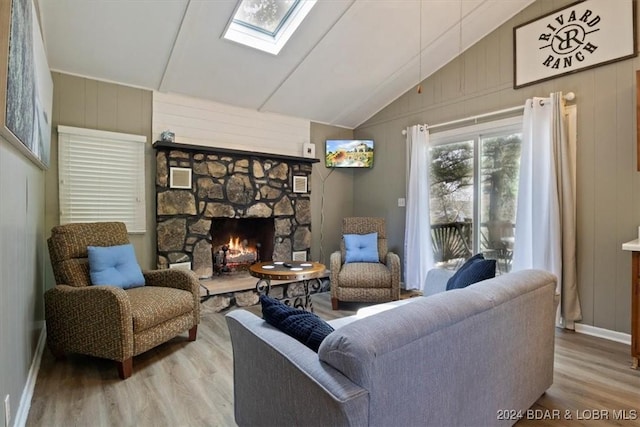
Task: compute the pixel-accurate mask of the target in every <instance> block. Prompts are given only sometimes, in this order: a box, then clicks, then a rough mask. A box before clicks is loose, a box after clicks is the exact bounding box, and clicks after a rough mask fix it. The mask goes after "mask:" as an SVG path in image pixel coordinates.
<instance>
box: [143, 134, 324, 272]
mask: <svg viewBox="0 0 640 427" xmlns="http://www.w3.org/2000/svg"><path fill="white" fill-rule="evenodd" d="M154 148H155V149H156V213H157V215H156V220H157V257H158V258H157V264H158V268H167V267H169V265H170V264H176V263H185V262H189V263H191V269H192V270H193V271H194V272H195V273H196V274H197V276H198V277H200V278H210V277H212V276H213V257H212V239H211V229H212V227H211V226H212V222H213V221H215V220H216V218H273V220H274V233H273V234H274V237H273V239H274V241H273V260H275V261H286V260H290V259H292V254H293V251H304V252H306V255H307V259H308V258H309V254H310V247H311V209H310V205H311V201H310V197H311V191H310V190H311V189H310V188H308V189H307V192H304V193H298V192H293V185H292V181H293V177H294V176H296V177H297V176H302V177H306V178H307V183H310V181H311V180H310V179H309V176H310V175H311V167H312V163H314V162H316V161H317V160H316V159H306V158H299V157H293V156H281V155H268V154H260V153H249V152H243V151H235V150H226V149H215V148H210V147H198V146H193V145H186V144H176V143H167V142H156V143H155V144H154ZM172 167H178V168H189V169H191V178H192V179H191V180H192V185H191V188H190V189H189V188H187V189H182V188H170V182H169V180H170V168H172Z"/></svg>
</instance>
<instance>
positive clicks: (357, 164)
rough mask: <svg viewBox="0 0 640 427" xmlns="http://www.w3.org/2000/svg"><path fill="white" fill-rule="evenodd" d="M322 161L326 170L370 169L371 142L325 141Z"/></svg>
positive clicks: (349, 140)
mask: <svg viewBox="0 0 640 427" xmlns="http://www.w3.org/2000/svg"><path fill="white" fill-rule="evenodd" d="M324 160H325V163H324V164H325V166H326V167H328V168H372V167H373V140H371V139H327V142H326V144H325V156H324Z"/></svg>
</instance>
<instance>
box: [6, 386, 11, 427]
mask: <svg viewBox="0 0 640 427" xmlns="http://www.w3.org/2000/svg"><path fill="white" fill-rule="evenodd" d="M10 423H11V396H10V395H8V394H7V395H6V396H5V397H4V427H9V425H10Z"/></svg>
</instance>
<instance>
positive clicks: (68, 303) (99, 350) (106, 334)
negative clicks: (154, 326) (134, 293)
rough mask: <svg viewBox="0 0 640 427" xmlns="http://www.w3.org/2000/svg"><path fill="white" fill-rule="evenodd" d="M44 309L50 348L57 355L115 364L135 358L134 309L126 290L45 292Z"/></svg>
mask: <svg viewBox="0 0 640 427" xmlns="http://www.w3.org/2000/svg"><path fill="white" fill-rule="evenodd" d="M44 307H45V319H46V326H47V345H48V346H49V348H50V349H51V351H52V352H53V353H54V354H64V353H67V352H68V353H82V354H88V355H92V356H97V357H102V358H105V359H110V360H116V361H123V360H125V359H128V358H130V357H132V356H133V320H132V316H131V305H130V303H129V297H128V295H127V293H126V291H124V290H123V289H120V288H118V287H114V286H86V287H75V286H67V285H57V286H56V287H54V288H53V289H49V290H48V291H47V292H45V294H44Z"/></svg>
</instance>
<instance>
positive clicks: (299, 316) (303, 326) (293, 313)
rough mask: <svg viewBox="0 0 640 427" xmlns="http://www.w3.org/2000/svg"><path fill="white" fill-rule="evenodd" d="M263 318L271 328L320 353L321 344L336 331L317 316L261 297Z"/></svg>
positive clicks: (275, 300)
mask: <svg viewBox="0 0 640 427" xmlns="http://www.w3.org/2000/svg"><path fill="white" fill-rule="evenodd" d="M260 304H261V305H262V317H263V319H264V320H265V321H266V322H267V323H268V324H270V325H271V326H273V327H275V328H277V329H279V330H281V331H282V332H284V333H286V334H287V335H290V336H292V337H293V338H295V339H297V340H298V341H300V342H301V343H302V344H304V345H306V346H307V347H309V348H310V349H311V350H313V351H315V352H318V348H319V347H320V343H321V342H322V340H324V338H325V337H326V336H327V335H329V334H330V333H331V332H333V331H334V329H333V328H332V327H331V325H329V324H328V323H327V322H325V321H324V320H322V319H321V318H319V317H318V316H317V315H315V314H313V313H311V312H308V311H304V310H299V309H297V308H293V307H289V306H288V305H286V304H283V303H282V302H280V301H278V300H277V299H274V298H271V297H268V296H266V295H260Z"/></svg>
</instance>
